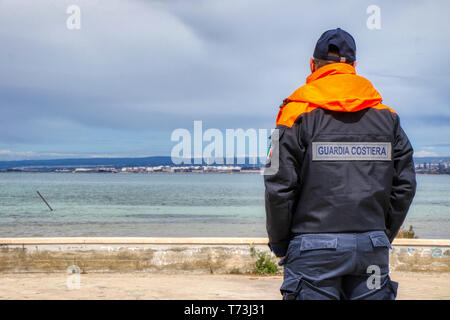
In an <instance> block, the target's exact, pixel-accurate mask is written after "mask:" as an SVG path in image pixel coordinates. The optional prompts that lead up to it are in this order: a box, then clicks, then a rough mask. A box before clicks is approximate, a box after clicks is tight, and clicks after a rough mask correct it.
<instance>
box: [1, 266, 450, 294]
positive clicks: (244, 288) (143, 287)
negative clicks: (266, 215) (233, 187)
mask: <svg viewBox="0 0 450 320" xmlns="http://www.w3.org/2000/svg"><path fill="white" fill-rule="evenodd" d="M391 278H392V279H393V280H394V281H398V282H399V283H400V285H399V291H398V296H397V298H398V299H439V300H442V299H445V300H448V299H450V273H422V272H392V273H391ZM68 282H69V284H70V285H71V287H72V288H74V289H72V290H70V289H69V288H68ZM281 282H282V276H252V275H182V274H173V275H158V274H146V273H90V274H81V275H80V285H79V289H76V287H77V280H76V278H69V276H68V275H67V274H61V273H49V274H46V273H24V274H1V273H0V299H168V300H173V299H177V300H184V299H208V300H209V299H249V300H251V299H275V300H278V299H280V298H281V295H280V293H279V288H280V285H281Z"/></svg>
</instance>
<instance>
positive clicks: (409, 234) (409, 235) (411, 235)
mask: <svg viewBox="0 0 450 320" xmlns="http://www.w3.org/2000/svg"><path fill="white" fill-rule="evenodd" d="M396 238H405V239H417V238H418V236H416V234H415V232H414V230H413V226H409V229H408V230H405V228H404V227H403V226H402V227H401V228H400V231H399V232H398V234H397V237H396Z"/></svg>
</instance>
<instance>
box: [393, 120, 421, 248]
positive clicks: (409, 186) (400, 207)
mask: <svg viewBox="0 0 450 320" xmlns="http://www.w3.org/2000/svg"><path fill="white" fill-rule="evenodd" d="M392 153H393V161H394V176H393V180H392V190H391V198H390V209H389V213H388V216H387V221H386V229H387V230H386V233H387V236H388V238H389V241H390V242H392V241H393V240H394V238H395V236H396V235H397V233H398V231H399V230H400V227H401V225H402V224H403V221H404V220H405V218H406V214H407V213H408V209H409V206H410V205H411V202H412V200H413V198H414V195H415V193H416V173H415V170H414V161H413V148H412V146H411V143H410V142H409V140H408V137H407V136H406V134H405V132H404V131H403V129H402V128H401V126H400V120H399V118H398V116H397V117H396V129H395V140H394V145H393V148H392Z"/></svg>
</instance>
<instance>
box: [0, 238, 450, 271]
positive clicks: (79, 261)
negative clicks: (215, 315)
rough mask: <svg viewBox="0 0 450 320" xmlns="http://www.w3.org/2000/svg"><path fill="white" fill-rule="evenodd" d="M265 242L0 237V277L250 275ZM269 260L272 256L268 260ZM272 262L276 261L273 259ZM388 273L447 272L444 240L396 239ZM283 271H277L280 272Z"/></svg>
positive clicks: (448, 249)
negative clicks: (18, 274) (58, 274)
mask: <svg viewBox="0 0 450 320" xmlns="http://www.w3.org/2000/svg"><path fill="white" fill-rule="evenodd" d="M267 242H268V240H267V238H213V237H211V238H143V237H142V238H131V237H130V238H128V237H117V238H105V237H98V238H83V237H80V238H78V237H73V238H0V273H2V272H3V273H11V272H67V270H69V269H70V270H72V271H73V270H80V272H135V271H138V272H148V273H158V274H161V273H194V274H195V273H196V274H201V273H222V274H223V273H251V272H252V271H253V269H254V266H255V261H256V259H257V256H255V251H256V253H258V252H260V253H265V254H269V255H271V253H270V251H269V248H268V246H267ZM272 257H273V256H272ZM273 261H276V259H273ZM390 267H391V270H393V271H434V272H450V240H449V239H396V240H395V241H394V243H393V246H392V250H391V251H390ZM280 272H282V268H280Z"/></svg>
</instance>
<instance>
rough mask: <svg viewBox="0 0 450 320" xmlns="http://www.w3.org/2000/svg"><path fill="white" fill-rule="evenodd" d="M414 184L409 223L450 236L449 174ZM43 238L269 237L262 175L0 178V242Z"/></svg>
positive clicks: (424, 232) (426, 234) (429, 234)
mask: <svg viewBox="0 0 450 320" xmlns="http://www.w3.org/2000/svg"><path fill="white" fill-rule="evenodd" d="M417 179H418V191H417V196H416V198H415V200H414V203H413V205H412V208H411V210H410V212H409V214H408V218H407V221H406V225H410V224H412V225H413V226H414V229H415V230H416V233H417V234H418V235H419V237H422V238H450V228H449V227H450V220H449V218H450V176H444V175H440V176H432V175H418V176H417ZM36 190H39V191H40V192H41V194H42V195H43V196H44V197H46V199H47V200H48V202H49V203H50V205H51V206H52V207H53V208H54V211H53V212H50V210H49V209H48V208H47V206H46V205H45V204H44V203H43V202H42V200H41V199H40V198H39V196H38V195H37V193H36ZM44 236H45V237H52V236H55V237H56V236H153V237H158V236H171V237H173V236H193V237H194V236H206V237H207V236H230V237H252V236H255V237H264V236H266V231H265V213H264V184H263V177H262V176H261V175H258V174H195V173H186V174H182V173H177V174H168V173H162V174H71V173H0V237H44Z"/></svg>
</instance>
